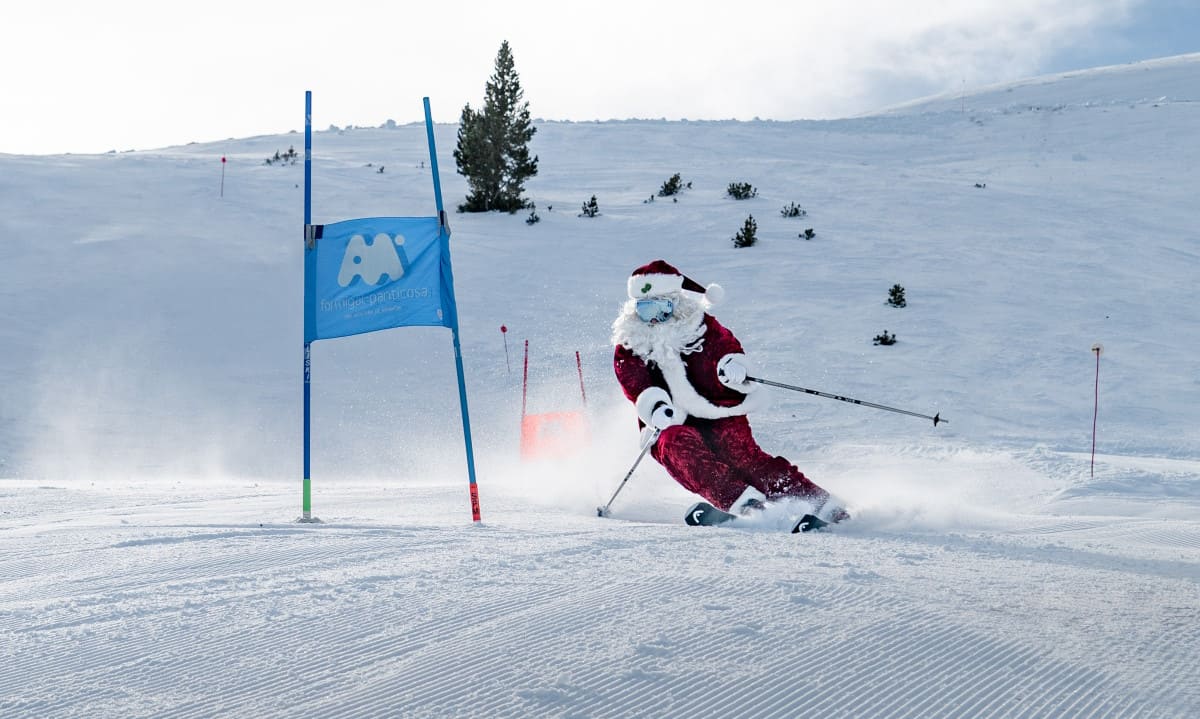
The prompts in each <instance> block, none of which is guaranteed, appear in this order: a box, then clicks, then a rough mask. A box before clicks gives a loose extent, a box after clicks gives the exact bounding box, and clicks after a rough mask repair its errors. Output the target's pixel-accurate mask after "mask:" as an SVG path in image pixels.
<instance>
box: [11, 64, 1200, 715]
mask: <svg viewBox="0 0 1200 719" xmlns="http://www.w3.org/2000/svg"><path fill="white" fill-rule="evenodd" d="M1198 97H1200V55H1190V56H1183V57H1179V58H1171V59H1167V60H1163V61H1157V62H1152V63H1140V64H1137V65H1132V66H1121V67H1117V68H1101V69H1097V70H1094V71H1088V72H1081V73H1072V74H1069V75H1065V76H1057V77H1055V78H1053V79H1049V80H1048V79H1037V80H1031V81H1029V82H1024V83H1016V84H1013V85H1010V86H1006V87H1003V88H987V89H985V90H983V91H980V92H975V93H968V94H966V95H965V99H964V97H962V96H956V97H945V98H942V99H935V100H926V101H921V102H919V103H914V104H912V105H910V106H908V107H906V108H904V109H892V110H890V111H888V112H884V113H880V114H877V115H873V116H870V117H863V118H853V119H847V120H840V121H823V122H788V123H776V122H752V123H735V122H656V121H627V122H609V123H543V124H541V125H539V131H538V134H537V135H536V137H535V138H534V142H533V150H534V152H536V153H537V154H538V155H539V157H540V162H541V171H540V174H539V175H538V176H537V177H536V178H535V179H534V180H533V181H531V182H530V183H529V185H528V194H529V196H530V197H531V198H532V199H533V200H534V201H535V202H536V203H537V211H538V214H539V215H540V216H541V222H539V223H537V224H534V225H528V224H526V222H525V217H526V213H519V214H516V215H511V216H510V215H496V214H491V215H458V214H456V215H452V217H451V226H452V230H453V233H454V234H453V239H452V246H453V253H454V255H453V259H454V268H455V278H456V283H457V295H458V306H459V312H460V316H461V323H462V342H463V359H464V363H465V367H466V375H467V385H468V390H469V393H470V403H471V404H470V410H471V420H472V425H473V428H474V434H475V436H474V438H475V449H476V459H477V465H478V471H479V486H480V494H481V502H482V510H483V518H484V522H483V525H482V526H474V525H472V524H471V522H470V513H469V508H468V503H467V486H466V485H467V480H466V471H465V460H464V455H463V447H462V434H461V423H460V416H459V411H458V399H457V393H456V389H455V377H454V368H453V354H452V350H451V347H450V337H449V333H448V332H446V331H445V330H437V329H403V330H394V331H390V332H385V333H377V334H373V335H367V336H360V337H354V338H349V339H344V340H337V341H329V342H320V343H317V344H316V345H314V352H313V373H314V379H313V381H314V385H313V388H314V425H313V427H314V445H313V454H314V463H313V484H314V500H313V503H314V513H315V514H316V515H317V516H319V517H320V518H321V519H322V520H324V523H323V524H321V525H316V526H312V525H297V524H295V523H293V521H292V520H293V519H294V518H295V517H296V516H297V515H298V513H299V504H300V470H301V467H300V460H301V455H300V439H301V438H300V428H301V424H300V393H301V382H300V380H301V368H302V356H301V345H302V338H301V306H300V300H301V257H302V249H301V247H302V245H301V236H302V235H301V226H302V204H301V203H302V187H303V168H302V166H301V165H299V164H297V165H284V166H280V165H266V164H264V163H263V160H264V159H265V158H267V157H269V156H271V155H273V154H274V152H275V151H277V150H286V149H287V148H288V146H289V145H294V146H296V147H297V148H299V147H300V146H301V145H302V142H303V137H302V136H301V135H299V134H291V135H285V136H268V137H256V138H247V139H240V140H230V141H227V142H223V143H212V144H194V145H188V146H183V147H176V148H168V149H164V150H159V151H152V152H136V153H124V154H109V155H100V156H74V155H68V156H57V157H36V158H34V157H22V156H10V155H0V228H2V230H3V234H4V236H5V238H6V239H5V241H4V242H3V243H2V244H0V306H3V307H4V308H5V310H6V312H5V317H6V319H5V320H4V321H3V322H0V347H3V352H2V353H0V539H2V540H3V543H2V544H0V547H2V549H0V577H2V578H3V582H0V637H3V641H2V642H0V715H2V716H5V717H8V716H16V717H44V716H55V717H70V716H87V717H99V716H113V717H129V716H147V717H149V716H153V717H187V716H205V717H207V716H245V715H255V716H284V715H294V714H295V713H297V712H312V713H316V714H320V715H323V716H347V717H369V716H379V717H384V716H388V717H390V716H463V715H477V716H514V717H515V716H613V717H616V716H621V717H626V716H646V717H650V716H654V717H666V716H679V717H683V716H693V715H695V714H696V713H698V712H699V713H707V714H712V715H730V716H755V717H792V716H798V715H802V714H804V715H809V714H812V715H818V716H837V717H905V716H908V717H935V716H972V717H974V716H992V717H1022V716H1026V717H1035V716H1036V717H1045V716H1062V717H1075V716H1097V717H1098V716H1113V717H1188V716H1194V715H1196V714H1197V712H1200V690H1197V688H1196V687H1197V686H1198V684H1197V679H1200V676H1198V675H1197V670H1196V669H1195V667H1196V666H1197V660H1198V659H1200V629H1197V627H1200V622H1198V621H1197V620H1198V619H1200V601H1198V600H1200V592H1198V586H1197V585H1198V583H1200V523H1198V522H1197V521H1196V519H1195V517H1196V510H1197V508H1198V507H1200V379H1198V378H1200V372H1198V371H1197V370H1198V368H1200V365H1198V363H1197V360H1196V356H1195V355H1196V350H1197V348H1198V347H1200V317H1198V316H1197V314H1196V311H1195V307H1196V304H1197V299H1198V298H1197V294H1196V289H1195V288H1196V277H1197V276H1200V237H1198V234H1197V229H1196V223H1195V211H1194V210H1193V209H1192V206H1193V205H1194V198H1193V195H1194V194H1195V186H1196V174H1195V173H1196V170H1195V168H1196V167H1197V166H1200V142H1198V141H1197V140H1198V137H1197V128H1198V127H1200V104H1197V102H1196V100H1197V99H1198ZM532 100H533V101H534V103H535V104H536V98H532ZM301 101H302V98H297V120H298V123H297V124H298V125H299V120H300V119H301V118H302V116H301V113H300V111H299V110H300V107H301V106H300V102H301ZM410 101H412V102H414V103H416V102H419V101H420V99H419V98H411V99H410ZM432 101H433V102H434V103H435V104H436V103H437V102H438V99H437V97H436V96H435V97H433V98H432ZM314 103H315V106H314V123H315V124H316V125H317V126H318V127H322V126H324V125H323V124H322V122H321V119H320V118H321V114H322V106H321V98H320V97H316V98H314ZM534 109H535V110H536V107H535V108H534ZM455 130H456V128H455V127H453V126H439V127H438V128H437V129H436V134H437V141H438V150H439V156H440V164H441V169H442V179H443V183H444V192H445V196H446V201H447V204H449V205H451V206H452V205H453V204H454V203H456V202H458V201H460V198H461V197H462V196H463V195H464V193H465V183H464V181H463V178H461V177H460V176H458V175H456V174H454V172H453V169H454V164H453V159H452V157H451V152H452V150H453V145H454V138H455ZM424 143H425V134H424V128H423V127H421V126H401V127H396V128H378V129H359V128H355V129H345V130H329V131H322V132H318V133H315V137H314V163H313V176H314V211H313V213H314V221H316V222H332V221H336V220H339V219H346V218H351V217H365V216H371V215H391V214H406V215H407V214H413V215H421V214H430V213H432V209H433V194H432V188H431V184H430V171H429V168H428V155H427V151H426V147H425V144H424ZM222 156H225V157H227V158H228V163H227V165H226V167H225V175H224V185H223V196H221V194H220V192H221V187H222V186H221V162H220V159H221V157H222ZM381 168H382V171H381ZM676 172H678V173H680V174H681V175H682V178H683V180H684V181H685V182H690V183H691V187H690V189H688V190H686V191H685V192H684V193H683V194H682V195H681V196H680V197H679V199H678V202H671V201H669V200H664V199H663V198H656V199H655V201H653V202H649V199H650V197H651V196H652V195H654V194H655V193H656V191H657V190H658V188H659V187H660V186H661V184H662V183H663V182H664V181H665V180H667V178H669V177H670V176H671V175H672V174H674V173H676ZM731 182H749V183H751V184H753V185H754V186H755V187H756V188H757V189H758V195H757V197H755V198H753V199H750V200H746V201H735V200H732V199H730V198H728V197H727V196H726V194H725V188H726V187H727V186H728V185H729V183H731ZM593 194H595V195H596V197H597V200H598V202H599V205H600V210H601V214H600V215H599V216H598V217H595V218H592V219H587V218H581V217H579V216H578V214H579V207H580V205H581V204H582V203H583V202H584V201H586V200H587V199H588V198H589V197H590V196H591V195H593ZM791 202H795V203H797V204H799V205H801V206H802V207H803V208H804V209H806V210H807V213H808V214H807V216H806V217H803V218H791V219H789V218H784V217H782V216H781V213H780V209H781V208H782V207H783V206H784V205H786V204H788V203H791ZM750 214H752V215H753V216H754V217H755V218H756V220H757V221H758V226H759V233H758V234H759V244H758V245H757V246H755V247H752V248H746V249H735V248H734V247H733V245H732V242H731V238H732V237H733V235H734V233H735V232H736V231H737V230H738V229H739V228H740V227H741V225H742V222H743V221H744V220H745V218H746V217H747V215H750ZM806 228H812V229H813V230H814V232H815V236H814V238H813V239H812V240H805V239H802V238H801V237H800V235H801V234H802V233H803V230H804V229H806ZM658 257H662V258H665V259H667V260H668V261H670V262H672V263H673V264H675V265H677V266H679V267H680V268H681V269H682V270H683V271H684V272H686V273H687V274H688V275H690V276H692V277H694V278H695V279H697V280H698V281H700V282H702V283H708V282H719V283H720V284H722V285H723V286H724V287H725V289H726V295H727V299H726V301H725V302H724V303H723V304H722V305H720V306H719V307H717V308H716V310H715V312H716V314H717V315H718V316H719V317H720V318H721V320H722V321H723V322H724V323H725V324H726V325H728V326H730V327H731V328H733V329H734V331H735V332H737V334H738V336H739V338H740V339H741V340H742V343H743V344H744V345H745V346H746V348H747V351H748V352H750V353H751V354H752V355H754V357H755V359H756V360H757V362H758V364H759V365H760V366H761V367H762V368H763V374H764V375H765V376H767V377H769V378H771V379H775V380H778V381H782V382H787V383H792V384H798V385H801V386H805V387H811V388H815V389H819V390H822V391H827V392H834V393H838V394H844V395H848V396H851V397H856V398H859V399H865V400H869V401H872V402H878V403H883V404H887V405H891V406H897V407H902V408H907V409H910V410H913V411H917V412H922V413H929V414H933V413H934V412H940V413H941V416H942V417H944V418H946V419H948V420H949V424H944V425H940V426H938V427H936V428H935V427H933V426H932V423H927V422H923V421H920V420H917V419H914V418H911V417H904V416H901V415H896V414H889V413H884V412H879V411H876V410H871V409H866V408H863V407H856V406H853V405H850V404H846V403H842V402H834V401H830V400H826V399H821V398H817V397H812V396H809V395H805V394H800V393H789V392H786V391H784V390H771V391H772V392H773V395H772V396H773V399H774V404H773V406H772V407H771V408H770V409H768V410H766V411H764V412H761V413H760V414H758V415H756V416H752V418H751V420H752V423H753V425H754V427H755V429H756V434H757V435H758V436H759V439H760V441H761V443H762V444H763V445H764V447H765V448H766V449H768V450H769V451H776V452H779V453H782V454H784V455H786V456H788V457H789V458H791V459H792V460H794V461H795V462H796V463H797V464H798V465H799V466H800V467H801V469H803V470H804V471H805V473H806V474H808V475H810V476H812V477H813V478H814V479H816V480H817V481H818V482H819V483H820V484H822V485H823V486H825V487H828V488H829V489H831V490H833V491H834V492H836V493H837V494H839V495H841V496H842V497H844V498H846V499H847V500H848V502H849V504H850V507H851V509H852V511H853V513H854V515H855V518H854V520H853V521H852V522H851V523H849V524H846V525H844V526H842V527H839V528H838V530H837V531H836V532H833V533H827V534H822V535H815V536H813V535H809V536H804V537H793V536H789V535H784V534H780V533H779V532H778V531H775V528H774V526H773V525H772V521H771V520H772V519H773V518H767V519H765V520H763V521H760V522H758V523H756V524H752V525H751V526H749V527H747V528H745V529H742V530H724V529H712V530H703V529H692V528H689V527H686V526H684V525H683V524H682V522H681V517H682V514H683V511H684V509H685V508H686V507H687V506H688V505H689V504H690V502H691V501H693V497H692V496H691V495H689V494H688V493H686V492H685V491H684V490H682V489H681V488H679V487H678V486H676V485H675V484H674V483H673V482H672V481H671V480H670V479H669V478H668V477H667V476H666V475H665V473H664V472H663V471H662V470H661V469H660V468H658V467H657V466H655V465H654V464H653V462H649V461H648V462H645V463H643V464H642V465H641V466H640V467H639V468H638V470H637V472H636V473H635V475H634V477H633V478H632V479H631V480H630V483H629V485H628V486H627V488H626V489H625V490H624V491H623V492H622V494H621V495H620V497H619V498H618V500H617V502H616V504H615V505H614V508H613V509H614V515H615V516H614V518H613V519H598V518H596V517H595V511H594V509H595V507H596V505H597V504H599V503H602V502H603V501H604V500H606V499H607V498H608V496H609V495H610V494H611V492H612V491H613V489H615V487H616V485H617V483H618V482H619V481H620V479H621V477H622V476H623V475H624V474H625V472H626V471H627V470H628V468H629V466H630V463H631V462H632V461H633V459H634V457H635V456H636V454H637V451H638V447H637V433H636V423H635V421H634V418H633V417H634V415H633V411H632V408H631V407H630V406H629V405H628V403H627V402H625V400H624V399H623V398H622V397H621V396H620V392H619V390H618V388H617V387H616V384H615V381H614V380H613V378H612V375H611V368H610V364H609V363H610V359H611V346H610V345H609V323H610V322H611V320H612V318H613V316H614V314H615V312H616V310H617V308H618V306H619V305H620V303H621V301H622V299H623V295H624V288H625V279H626V277H627V276H628V275H629V273H630V272H631V271H632V270H633V268H635V267H638V266H639V265H642V264H644V263H645V262H648V261H649V260H651V259H654V258H658ZM893 284H901V285H902V286H904V287H905V289H906V296H907V299H908V306H907V307H905V308H903V309H897V308H893V307H889V306H887V305H886V304H885V301H886V299H887V296H888V288H890V287H891V286H892V285H893ZM501 325H505V326H506V327H507V328H508V333H507V335H502V334H501V332H500V330H499V328H500V326H501ZM885 329H886V330H889V331H890V332H892V333H894V334H895V335H896V336H897V337H898V340H899V341H898V343H897V344H895V345H893V346H890V347H880V346H875V345H873V344H872V341H871V340H872V337H874V336H875V335H876V334H879V333H880V332H882V331H883V330H885ZM525 340H528V342H529V379H530V388H529V396H528V409H529V411H530V412H549V411H560V410H579V409H584V406H583V402H582V400H581V399H580V393H579V374H578V373H577V369H576V364H575V353H576V352H579V354H580V358H581V369H582V375H583V380H584V384H585V387H586V391H587V405H586V413H587V416H588V418H589V423H590V427H591V436H592V443H591V445H590V446H586V447H581V448H580V450H579V452H578V453H577V454H576V455H575V456H573V457H571V458H568V459H565V460H560V461H555V462H550V461H545V462H538V463H522V462H521V461H520V460H519V458H518V452H517V448H518V440H519V432H518V430H519V426H518V425H519V418H520V412H521V405H522V386H521V379H522V367H523V349H524V341H525ZM1096 343H1100V344H1102V345H1103V347H1104V352H1103V354H1102V355H1101V357H1100V363H1099V382H1098V387H1099V412H1098V416H1097V418H1096V449H1097V454H1096V460H1095V470H1094V476H1093V473H1092V468H1091V454H1090V453H1091V443H1092V429H1093V411H1094V407H1095V404H1094V401H1095V397H1096V388H1097V363H1096V355H1095V354H1094V353H1093V352H1092V349H1091V348H1092V346H1093V345H1094V344H1096ZM506 349H507V356H506Z"/></svg>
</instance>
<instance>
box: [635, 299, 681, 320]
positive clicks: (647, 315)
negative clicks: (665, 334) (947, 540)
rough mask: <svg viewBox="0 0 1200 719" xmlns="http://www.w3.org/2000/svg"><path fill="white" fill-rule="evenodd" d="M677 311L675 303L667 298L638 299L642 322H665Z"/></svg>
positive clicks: (638, 309)
mask: <svg viewBox="0 0 1200 719" xmlns="http://www.w3.org/2000/svg"><path fill="white" fill-rule="evenodd" d="M674 311H675V303H674V302H672V301H671V300H665V299H650V300H638V301H637V315H638V317H641V318H642V322H649V323H651V324H654V323H657V322H665V321H666V320H667V318H668V317H670V316H671V313H672V312H674Z"/></svg>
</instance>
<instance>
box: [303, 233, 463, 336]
mask: <svg viewBox="0 0 1200 719" xmlns="http://www.w3.org/2000/svg"><path fill="white" fill-rule="evenodd" d="M308 235H309V236H308V238H307V247H308V250H309V251H308V252H306V253H305V265H304V277H305V289H306V293H305V294H306V295H308V297H309V298H310V299H309V301H308V302H307V303H306V306H305V317H304V341H305V342H312V341H314V340H324V339H331V338H334V337H347V336H349V335H357V334H362V333H364V332H375V331H376V330H386V329H391V328H393V327H417V326H427V327H428V326H432V327H451V328H452V327H454V326H455V322H454V320H455V315H456V311H455V306H454V286H453V276H452V273H451V269H450V257H449V247H448V241H447V240H448V237H449V233H448V232H447V233H445V235H443V232H442V227H441V223H440V222H439V221H438V218H436V217H369V218H364V219H358V220H346V221H344V222H337V223H334V224H330V225H310V226H309V230H308ZM309 290H310V291H309Z"/></svg>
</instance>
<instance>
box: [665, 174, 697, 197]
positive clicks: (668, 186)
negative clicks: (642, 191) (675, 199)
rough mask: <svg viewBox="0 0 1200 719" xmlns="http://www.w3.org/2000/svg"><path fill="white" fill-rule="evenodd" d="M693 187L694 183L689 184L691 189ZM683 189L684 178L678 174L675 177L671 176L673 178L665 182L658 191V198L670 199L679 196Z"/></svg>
mask: <svg viewBox="0 0 1200 719" xmlns="http://www.w3.org/2000/svg"><path fill="white" fill-rule="evenodd" d="M691 186H692V183H690V182H689V183H688V187H691ZM682 189H683V180H682V178H680V177H679V173H678V172H676V173H675V174H674V175H671V177H670V178H669V179H668V180H667V181H666V182H664V183H663V184H662V188H660V189H659V191H658V196H659V197H670V196H671V195H677V194H679V191H680V190H682Z"/></svg>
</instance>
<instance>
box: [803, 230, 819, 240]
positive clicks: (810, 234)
mask: <svg viewBox="0 0 1200 719" xmlns="http://www.w3.org/2000/svg"><path fill="white" fill-rule="evenodd" d="M800 236H801V237H803V238H804V239H806V240H811V239H812V238H814V237H816V236H817V233H816V232H815V231H814V230H813V228H811V227H809V228H807V229H805V230H804V232H803V233H802V234H801V235H800Z"/></svg>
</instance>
